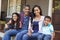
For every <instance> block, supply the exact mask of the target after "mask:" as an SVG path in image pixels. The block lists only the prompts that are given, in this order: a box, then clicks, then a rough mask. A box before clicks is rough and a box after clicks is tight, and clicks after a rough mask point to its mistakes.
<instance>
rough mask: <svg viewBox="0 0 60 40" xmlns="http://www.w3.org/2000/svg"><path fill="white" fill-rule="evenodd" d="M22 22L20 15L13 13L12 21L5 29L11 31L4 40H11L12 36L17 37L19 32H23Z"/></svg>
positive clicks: (7, 32)
mask: <svg viewBox="0 0 60 40" xmlns="http://www.w3.org/2000/svg"><path fill="white" fill-rule="evenodd" d="M20 24H21V22H20V17H19V14H18V13H13V14H12V18H11V20H10V23H9V24H5V28H6V29H9V30H7V31H6V32H5V35H4V37H3V38H2V40H11V39H10V37H11V36H15V35H16V34H17V33H18V32H20V31H21V25H20Z"/></svg>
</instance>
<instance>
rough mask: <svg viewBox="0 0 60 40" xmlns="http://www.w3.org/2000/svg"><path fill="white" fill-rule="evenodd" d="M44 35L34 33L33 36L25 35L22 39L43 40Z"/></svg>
mask: <svg viewBox="0 0 60 40" xmlns="http://www.w3.org/2000/svg"><path fill="white" fill-rule="evenodd" d="M42 37H43V35H42V33H32V36H28V35H27V34H25V35H24V36H23V38H22V40H29V39H33V38H37V40H42Z"/></svg>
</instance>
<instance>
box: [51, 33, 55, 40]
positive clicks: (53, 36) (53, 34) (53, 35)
mask: <svg viewBox="0 0 60 40" xmlns="http://www.w3.org/2000/svg"><path fill="white" fill-rule="evenodd" d="M54 38H55V32H53V33H52V37H51V40H53V39H54Z"/></svg>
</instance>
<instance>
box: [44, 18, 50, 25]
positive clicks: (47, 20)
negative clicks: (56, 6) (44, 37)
mask: <svg viewBox="0 0 60 40" xmlns="http://www.w3.org/2000/svg"><path fill="white" fill-rule="evenodd" d="M50 22H51V20H50V19H49V18H45V19H44V24H45V25H46V26H47V25H48V24H49V23H50Z"/></svg>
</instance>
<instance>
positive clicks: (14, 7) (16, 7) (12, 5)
mask: <svg viewBox="0 0 60 40" xmlns="http://www.w3.org/2000/svg"><path fill="white" fill-rule="evenodd" d="M20 8H21V0H8V9H7V17H9V18H10V17H12V13H13V12H18V13H19V12H20Z"/></svg>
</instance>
